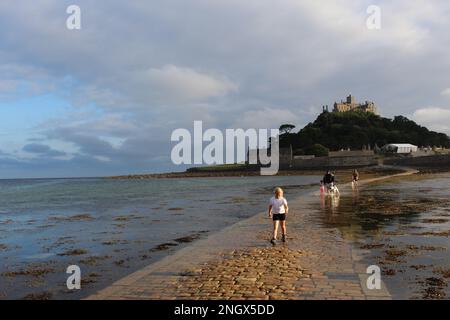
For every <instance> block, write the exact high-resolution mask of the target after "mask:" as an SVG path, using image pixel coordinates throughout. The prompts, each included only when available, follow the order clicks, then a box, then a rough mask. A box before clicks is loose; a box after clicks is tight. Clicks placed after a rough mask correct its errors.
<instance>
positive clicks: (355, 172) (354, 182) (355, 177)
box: [352, 169, 359, 187]
mask: <svg viewBox="0 0 450 320" xmlns="http://www.w3.org/2000/svg"><path fill="white" fill-rule="evenodd" d="M358 180H359V172H358V170H356V169H354V170H353V172H352V187H356V186H357V185H358Z"/></svg>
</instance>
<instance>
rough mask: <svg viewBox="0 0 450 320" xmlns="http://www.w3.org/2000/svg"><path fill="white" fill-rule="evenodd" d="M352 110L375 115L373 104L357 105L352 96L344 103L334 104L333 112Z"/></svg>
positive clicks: (367, 102) (369, 102) (375, 110)
mask: <svg viewBox="0 0 450 320" xmlns="http://www.w3.org/2000/svg"><path fill="white" fill-rule="evenodd" d="M352 110H361V111H365V112H372V113H374V114H377V108H376V106H375V103H373V102H371V101H366V102H365V103H358V102H356V99H355V97H354V96H352V95H349V96H348V97H347V99H346V101H342V100H341V102H335V103H334V109H333V112H346V111H352Z"/></svg>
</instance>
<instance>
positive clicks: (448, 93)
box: [441, 88, 450, 98]
mask: <svg viewBox="0 0 450 320" xmlns="http://www.w3.org/2000/svg"><path fill="white" fill-rule="evenodd" d="M441 96H444V97H449V98H450V88H447V89H444V90H442V92H441Z"/></svg>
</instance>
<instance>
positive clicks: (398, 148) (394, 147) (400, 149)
mask: <svg viewBox="0 0 450 320" xmlns="http://www.w3.org/2000/svg"><path fill="white" fill-rule="evenodd" d="M417 149H418V147H417V146H415V145H413V144H410V143H389V144H387V145H385V146H383V148H381V150H382V151H384V152H389V153H402V154H405V153H413V152H417Z"/></svg>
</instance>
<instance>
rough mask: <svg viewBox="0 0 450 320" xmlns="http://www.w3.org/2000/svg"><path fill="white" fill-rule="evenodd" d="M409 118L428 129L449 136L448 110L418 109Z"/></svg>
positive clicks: (434, 108) (449, 117) (449, 113)
mask: <svg viewBox="0 0 450 320" xmlns="http://www.w3.org/2000/svg"><path fill="white" fill-rule="evenodd" d="M411 118H412V119H413V120H414V121H416V122H417V123H419V124H421V125H424V126H426V127H428V128H429V129H432V130H434V131H438V132H445V133H447V134H450V108H437V107H428V108H422V109H418V110H416V111H415V112H414V113H413V115H412V116H411Z"/></svg>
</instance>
